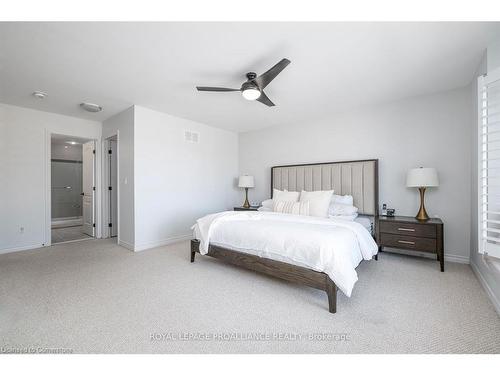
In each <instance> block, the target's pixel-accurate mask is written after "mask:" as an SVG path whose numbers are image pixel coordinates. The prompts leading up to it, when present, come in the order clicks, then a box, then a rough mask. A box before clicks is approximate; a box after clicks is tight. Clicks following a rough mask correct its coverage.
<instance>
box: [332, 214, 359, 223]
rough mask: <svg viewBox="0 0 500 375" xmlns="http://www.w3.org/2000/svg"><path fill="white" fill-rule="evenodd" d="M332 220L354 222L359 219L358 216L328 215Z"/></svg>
mask: <svg viewBox="0 0 500 375" xmlns="http://www.w3.org/2000/svg"><path fill="white" fill-rule="evenodd" d="M328 217H329V218H330V219H340V220H347V221H354V219H356V218H357V217H358V214H357V213H356V214H353V215H328Z"/></svg>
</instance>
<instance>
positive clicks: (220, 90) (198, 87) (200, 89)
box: [196, 86, 240, 92]
mask: <svg viewBox="0 0 500 375" xmlns="http://www.w3.org/2000/svg"><path fill="white" fill-rule="evenodd" d="M196 88H197V89H198V91H218V92H227V91H240V89H229V88H227V87H204V86H196Z"/></svg>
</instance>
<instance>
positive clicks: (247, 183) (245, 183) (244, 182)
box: [238, 175, 255, 208]
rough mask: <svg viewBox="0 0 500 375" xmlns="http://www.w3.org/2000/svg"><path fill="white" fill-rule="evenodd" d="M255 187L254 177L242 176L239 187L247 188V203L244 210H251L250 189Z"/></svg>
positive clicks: (244, 204)
mask: <svg viewBox="0 0 500 375" xmlns="http://www.w3.org/2000/svg"><path fill="white" fill-rule="evenodd" d="M254 186H255V184H254V180H253V176H248V175H244V176H240V179H239V181H238V187H240V188H245V203H243V207H244V208H250V203H248V188H253V187H254Z"/></svg>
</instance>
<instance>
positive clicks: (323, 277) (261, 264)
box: [190, 159, 378, 313]
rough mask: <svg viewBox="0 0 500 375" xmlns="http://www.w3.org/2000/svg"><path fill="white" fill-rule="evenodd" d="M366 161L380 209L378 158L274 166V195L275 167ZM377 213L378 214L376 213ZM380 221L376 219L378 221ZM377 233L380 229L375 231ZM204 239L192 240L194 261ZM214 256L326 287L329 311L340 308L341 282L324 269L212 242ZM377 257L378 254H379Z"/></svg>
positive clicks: (192, 258)
mask: <svg viewBox="0 0 500 375" xmlns="http://www.w3.org/2000/svg"><path fill="white" fill-rule="evenodd" d="M363 161H374V162H375V207H376V209H378V160H377V159H370V160H351V161H340V162H330V163H313V164H294V165H280V166H276V167H272V168H271V197H272V191H273V178H272V176H273V169H274V168H282V167H297V166H301V165H304V166H305V165H307V166H310V165H322V164H341V163H354V162H363ZM375 215H376V213H375ZM375 221H376V220H374V223H375ZM375 232H376V231H375ZM199 248H200V242H199V241H198V240H196V239H194V240H191V250H190V251H191V263H193V262H194V259H195V255H196V253H199V252H200V249H199ZM206 255H208V256H211V257H213V258H217V259H221V260H223V261H225V262H227V263H230V264H233V265H235V266H238V267H242V268H246V269H248V270H251V271H255V272H259V273H263V274H266V275H270V276H273V277H277V278H280V279H283V280H287V281H291V282H295V283H299V284H303V285H307V286H310V287H312V288H316V289H320V290H324V291H325V292H326V294H327V296H328V310H329V311H330V312H331V313H335V312H336V311H337V285H335V283H334V282H333V281H332V279H330V277H329V276H328V275H327V274H326V273H323V272H317V271H313V270H311V269H308V268H304V267H300V266H295V265H293V264H288V263H283V262H279V261H276V260H272V259H267V258H262V257H258V256H255V255H250V254H245V253H241V252H238V251H234V250H230V249H226V248H223V247H220V246H215V245H209V248H208V253H207V254H206ZM375 259H377V257H375Z"/></svg>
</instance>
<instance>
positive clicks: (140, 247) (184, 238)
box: [134, 233, 193, 251]
mask: <svg viewBox="0 0 500 375" xmlns="http://www.w3.org/2000/svg"><path fill="white" fill-rule="evenodd" d="M192 238H193V235H192V234H191V233H190V234H183V235H180V236H174V237H170V238H166V239H164V240H160V241H154V242H148V243H143V244H138V245H135V246H134V251H143V250H148V249H153V248H155V247H160V246H166V245H171V244H173V243H176V242H181V241H187V240H190V239H192Z"/></svg>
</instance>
